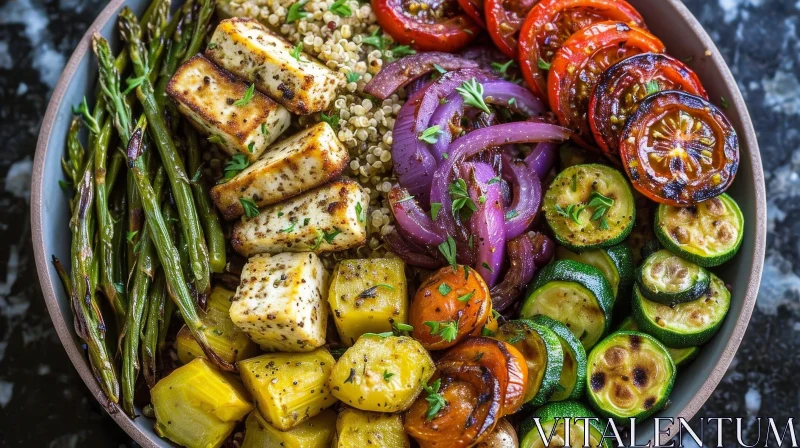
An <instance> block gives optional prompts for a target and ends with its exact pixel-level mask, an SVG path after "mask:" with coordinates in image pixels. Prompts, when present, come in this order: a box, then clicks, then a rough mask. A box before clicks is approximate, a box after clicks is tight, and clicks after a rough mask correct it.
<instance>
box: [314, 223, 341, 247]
mask: <svg viewBox="0 0 800 448" xmlns="http://www.w3.org/2000/svg"><path fill="white" fill-rule="evenodd" d="M340 233H342V231H341V230H339V229H337V228H336V227H334V228H333V230H331V231H330V232H326V231H324V230H317V239H316V240H314V247H313V250H317V249H319V246H320V245H321V244H322V241H323V240H324V241H325V242H326V243H328V244H333V239H334V238H336V235H338V234H340Z"/></svg>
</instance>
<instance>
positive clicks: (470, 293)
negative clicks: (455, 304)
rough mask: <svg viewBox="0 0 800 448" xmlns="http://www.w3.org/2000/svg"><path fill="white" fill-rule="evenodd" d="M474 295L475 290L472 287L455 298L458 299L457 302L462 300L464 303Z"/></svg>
mask: <svg viewBox="0 0 800 448" xmlns="http://www.w3.org/2000/svg"><path fill="white" fill-rule="evenodd" d="M474 295H475V290H474V289H473V290H472V291H470V292H468V293H466V294H464V295H463V296H461V297H459V298H457V299H456V300H458V301H459V302H462V303H466V302H469V299H471V298H472V296H474Z"/></svg>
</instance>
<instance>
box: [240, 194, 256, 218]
mask: <svg viewBox="0 0 800 448" xmlns="http://www.w3.org/2000/svg"><path fill="white" fill-rule="evenodd" d="M239 202H240V203H241V204H242V207H244V214H245V215H247V217H248V218H255V217H256V216H258V214H259V213H261V211H260V210H259V209H258V206H257V205H256V203H255V202H253V201H252V200H251V199H247V198H239Z"/></svg>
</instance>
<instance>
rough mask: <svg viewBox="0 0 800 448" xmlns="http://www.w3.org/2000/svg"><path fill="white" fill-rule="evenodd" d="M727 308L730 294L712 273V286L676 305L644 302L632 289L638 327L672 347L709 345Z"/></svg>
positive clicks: (638, 293) (637, 292) (637, 291)
mask: <svg viewBox="0 0 800 448" xmlns="http://www.w3.org/2000/svg"><path fill="white" fill-rule="evenodd" d="M730 305H731V293H730V291H728V288H726V287H725V283H723V281H722V280H720V279H719V277H717V276H716V275H714V274H711V284H710V285H709V287H708V291H707V292H706V293H705V294H703V295H702V296H700V298H698V299H695V300H692V301H691V302H685V303H680V304H677V305H675V306H667V305H662V304H660V303H656V302H653V301H650V300H647V299H645V298H644V297H643V296H642V294H641V292H640V291H639V288H638V287H634V289H633V318H634V319H635V320H636V323H637V324H638V325H639V328H641V329H642V331H644V332H645V333H649V334H651V335H653V336H655V337H656V338H658V340H660V341H661V342H663V343H664V345H666V346H668V347H673V348H687V347H692V346H696V345H702V344H704V343H706V342H708V340H709V339H711V337H712V336H714V334H715V333H716V332H717V330H719V327H720V326H721V325H722V321H723V320H724V319H725V315H726V314H727V313H728V309H729V308H730Z"/></svg>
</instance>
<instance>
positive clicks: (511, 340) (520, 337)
mask: <svg viewBox="0 0 800 448" xmlns="http://www.w3.org/2000/svg"><path fill="white" fill-rule="evenodd" d="M523 340H525V332H524V331H522V330H517V331H516V332H515V333H514V335H513V336H511V337H510V338H509V339H508V343H509V344H516V343H517V342H520V341H523Z"/></svg>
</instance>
